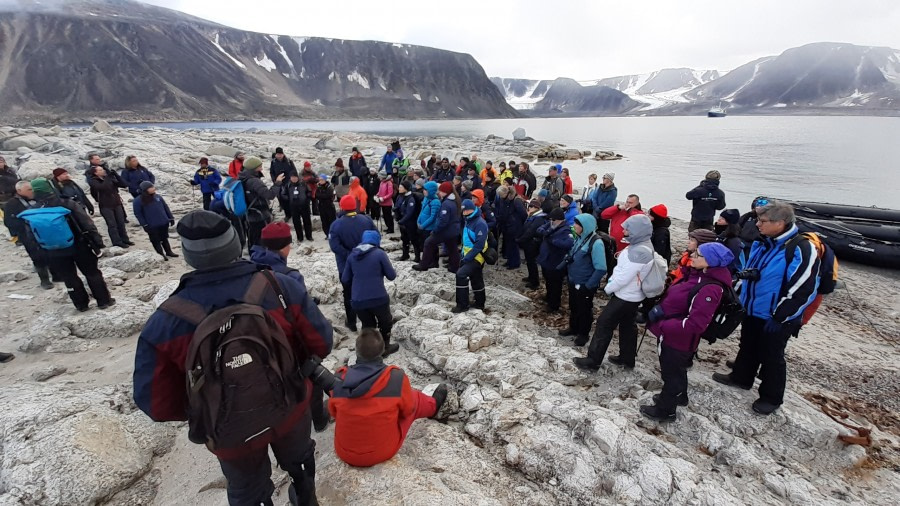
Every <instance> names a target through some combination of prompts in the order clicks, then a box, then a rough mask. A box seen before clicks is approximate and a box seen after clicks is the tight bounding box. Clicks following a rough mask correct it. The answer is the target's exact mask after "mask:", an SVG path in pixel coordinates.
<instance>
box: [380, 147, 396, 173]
mask: <svg viewBox="0 0 900 506" xmlns="http://www.w3.org/2000/svg"><path fill="white" fill-rule="evenodd" d="M396 159H397V153H394V152H393V151H388V152H387V153H385V154H384V156H382V157H381V165H379V166H378V170H382V169H384V171H385V172H387V173H388V174H393V173H394V160H396Z"/></svg>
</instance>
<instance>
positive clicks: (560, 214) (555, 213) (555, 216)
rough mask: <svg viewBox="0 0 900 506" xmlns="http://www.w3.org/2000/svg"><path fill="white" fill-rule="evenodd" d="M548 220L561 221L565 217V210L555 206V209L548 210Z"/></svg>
mask: <svg viewBox="0 0 900 506" xmlns="http://www.w3.org/2000/svg"><path fill="white" fill-rule="evenodd" d="M547 218H549V219H550V221H562V220H565V219H566V212H565V211H563V210H562V208H559V207H557V208H556V209H554V210H552V211H550V215H549V216H547Z"/></svg>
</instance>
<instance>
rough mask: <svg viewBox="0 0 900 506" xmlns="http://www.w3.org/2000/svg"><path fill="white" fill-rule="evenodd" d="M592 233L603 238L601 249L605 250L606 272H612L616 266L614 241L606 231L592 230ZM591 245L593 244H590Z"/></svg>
mask: <svg viewBox="0 0 900 506" xmlns="http://www.w3.org/2000/svg"><path fill="white" fill-rule="evenodd" d="M594 235H596V236H598V237H599V238H600V239H602V240H603V249H604V250H605V252H606V272H612V270H613V268H615V266H616V262H617V259H616V241H615V240H614V239H613V238H612V237H611V236H610V235H609V234H607V233H606V232H601V231H599V230H595V231H594ZM591 247H593V245H591Z"/></svg>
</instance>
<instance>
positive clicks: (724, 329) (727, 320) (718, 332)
mask: <svg viewBox="0 0 900 506" xmlns="http://www.w3.org/2000/svg"><path fill="white" fill-rule="evenodd" d="M706 285H719V286H721V287H722V299H721V300H719V306H718V307H717V308H716V312H715V313H713V318H712V320H711V321H710V322H709V326H708V327H706V330H704V331H703V333H702V334H700V337H702V338H703V339H706V340H707V341H708V342H709V344H713V343H715V342H716V341H717V340H719V339H725V338H727V337H728V336H730V335H731V334H732V333H733V332H734V331H735V329H737V328H738V325H740V324H741V321H743V320H744V315H745V314H746V311H744V306H742V305H741V300H740V298H739V297H738V294H737V292H735V290H734V287H733V286H731V285H727V286H726V285H724V284H722V283H720V282H718V281H716V280H713V279H707V280H704V281H701V282H700V283H697V286H695V287H694V288H691V291H690V294H689V298H690V300H692V301H693V300H694V297H696V296H697V294H698V293H700V290H701V289H702V288H703V287H704V286H706Z"/></svg>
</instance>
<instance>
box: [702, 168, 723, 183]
mask: <svg viewBox="0 0 900 506" xmlns="http://www.w3.org/2000/svg"><path fill="white" fill-rule="evenodd" d="M706 179H712V180H713V181H718V180H720V179H722V174H719V171H717V170H711V171H709V172H707V173H706Z"/></svg>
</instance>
